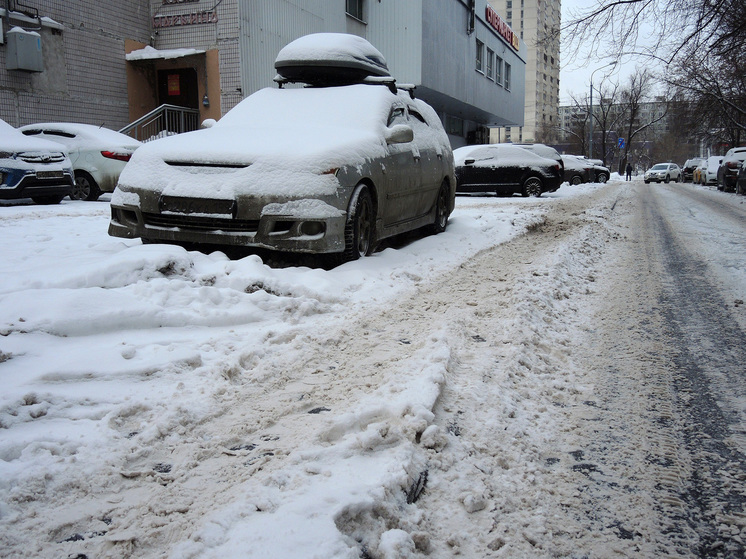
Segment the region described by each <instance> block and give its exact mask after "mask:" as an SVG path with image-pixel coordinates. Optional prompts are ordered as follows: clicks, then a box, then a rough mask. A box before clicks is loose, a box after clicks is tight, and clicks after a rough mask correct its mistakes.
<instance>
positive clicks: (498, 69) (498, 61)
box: [495, 56, 503, 85]
mask: <svg viewBox="0 0 746 559" xmlns="http://www.w3.org/2000/svg"><path fill="white" fill-rule="evenodd" d="M495 83H497V85H502V84H503V59H502V58H500V57H499V56H498V57H496V58H495Z"/></svg>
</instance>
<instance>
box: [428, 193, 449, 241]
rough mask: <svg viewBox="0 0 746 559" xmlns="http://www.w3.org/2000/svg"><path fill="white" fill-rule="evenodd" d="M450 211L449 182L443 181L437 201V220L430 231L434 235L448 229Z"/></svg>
mask: <svg viewBox="0 0 746 559" xmlns="http://www.w3.org/2000/svg"><path fill="white" fill-rule="evenodd" d="M448 213H449V212H448V183H447V182H446V181H443V183H442V184H441V185H440V190H439V191H438V199H437V200H436V202H435V222H434V223H433V224H432V225H431V226H430V232H431V233H432V234H433V235H437V234H438V233H442V232H443V231H445V230H446V226H447V225H448Z"/></svg>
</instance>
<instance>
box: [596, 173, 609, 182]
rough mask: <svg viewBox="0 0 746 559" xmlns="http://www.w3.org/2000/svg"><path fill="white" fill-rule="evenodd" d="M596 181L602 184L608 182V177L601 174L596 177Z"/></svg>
mask: <svg viewBox="0 0 746 559" xmlns="http://www.w3.org/2000/svg"><path fill="white" fill-rule="evenodd" d="M596 180H597V181H598V182H600V183H602V184H603V183H605V182H606V181H608V180H609V175H607V174H606V173H601V174H600V175H598V177H597V178H596Z"/></svg>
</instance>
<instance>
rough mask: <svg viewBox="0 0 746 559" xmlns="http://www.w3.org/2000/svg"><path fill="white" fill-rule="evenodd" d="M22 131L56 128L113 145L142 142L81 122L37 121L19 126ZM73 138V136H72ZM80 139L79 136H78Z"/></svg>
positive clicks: (81, 137) (81, 138)
mask: <svg viewBox="0 0 746 559" xmlns="http://www.w3.org/2000/svg"><path fill="white" fill-rule="evenodd" d="M19 130H20V131H21V132H23V131H27V130H56V131H60V132H66V133H70V134H76V135H78V136H80V138H79V139H80V140H84V141H94V142H99V143H102V144H110V145H112V146H131V147H134V146H139V145H140V144H141V142H140V141H139V140H135V139H134V138H131V137H129V136H127V135H126V134H122V133H121V132H117V131H115V130H111V129H109V128H104V127H103V126H96V125H93V124H81V123H78V122H37V123H34V124H27V125H26V126H21V127H20V128H19ZM71 139H72V138H71ZM76 139H78V138H76Z"/></svg>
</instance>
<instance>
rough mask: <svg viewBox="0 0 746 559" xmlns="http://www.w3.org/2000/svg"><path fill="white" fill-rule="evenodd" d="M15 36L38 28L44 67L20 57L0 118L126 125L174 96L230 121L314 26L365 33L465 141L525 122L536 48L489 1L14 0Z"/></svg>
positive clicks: (10, 20)
mask: <svg viewBox="0 0 746 559" xmlns="http://www.w3.org/2000/svg"><path fill="white" fill-rule="evenodd" d="M7 4H8V8H7V9H3V10H2V11H0V18H2V29H3V32H4V33H3V35H4V36H7V35H8V33H9V32H10V31H11V30H12V29H14V28H18V27H20V28H22V29H23V30H24V32H27V33H29V37H30V38H36V37H35V36H34V35H33V34H37V35H38V40H39V44H40V48H41V50H42V52H43V55H42V56H43V69H42V70H41V71H38V69H36V70H35V69H17V68H15V67H13V64H11V66H8V56H7V53H8V52H9V48H8V47H9V46H11V45H10V44H9V42H8V41H3V44H2V45H0V90H1V91H2V93H3V105H2V107H0V118H2V119H4V120H6V121H7V122H9V123H10V124H12V125H14V126H20V125H23V124H28V123H30V122H39V121H48V120H63V121H77V122H86V123H96V124H104V125H105V126H107V127H109V128H114V129H119V128H121V127H124V126H125V125H126V124H128V123H129V122H132V121H134V120H135V119H137V118H139V117H141V116H143V115H145V114H146V113H149V112H150V111H152V110H153V109H155V108H157V107H159V106H161V105H163V104H169V105H177V106H182V107H187V108H189V109H192V110H195V111H199V118H200V119H201V120H203V119H205V118H215V119H218V118H220V117H221V116H222V115H223V114H225V113H226V112H227V111H228V110H230V109H231V108H232V107H233V106H235V105H236V104H237V103H238V102H239V101H241V99H243V98H244V97H246V96H248V95H250V94H251V93H253V92H254V91H257V90H258V89H261V88H263V87H276V84H275V83H274V82H273V78H274V76H275V71H274V59H275V57H276V55H277V53H278V52H279V50H280V49H281V48H282V47H283V46H285V45H286V44H287V43H289V42H290V41H292V40H294V39H296V38H298V37H300V36H302V35H306V34H308V33H315V32H343V33H353V34H356V35H360V36H362V37H364V38H366V39H367V40H368V41H370V42H371V43H372V44H373V45H374V46H375V47H376V48H378V50H380V51H381V52H382V54H383V55H384V56H385V58H386V60H387V62H388V66H389V69H390V70H391V73H392V75H393V76H394V77H395V78H396V79H397V81H398V82H399V83H408V84H414V85H416V90H415V94H416V95H417V96H418V97H420V98H422V99H424V100H425V101H427V102H429V103H430V104H431V105H432V106H433V107H434V108H435V109H436V111H437V112H438V114H439V115H440V117H441V119H442V120H443V123H444V125H445V127H446V129H447V131H448V132H449V135H450V137H451V139H452V143H453V144H454V146H459V145H463V144H465V143H476V142H479V141H487V140H488V139H489V130H490V128H492V127H495V126H506V125H511V126H513V125H518V126H520V125H522V124H523V107H524V97H525V90H524V83H525V68H526V56H527V53H526V45H525V43H524V42H523V41H521V40H519V38H518V37H517V35H516V34H513V33H512V30H511V29H510V28H509V26H507V25H506V24H505V21H503V19H502V18H500V17H499V16H498V15H497V14H493V11H491V8H490V7H489V6H488V4H487V0H407V1H406V2H400V1H396V2H390V1H386V2H381V1H378V0H376V1H374V0H222V1H217V2H215V1H213V0H123V1H120V2H117V3H116V4H114V3H112V4H106V3H97V4H96V9H95V10H93V9H90V7H91V6H90V4H91V2H89V1H86V0H24V2H23V6H22V5H21V4H20V3H16V2H15V1H14V0H7Z"/></svg>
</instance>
